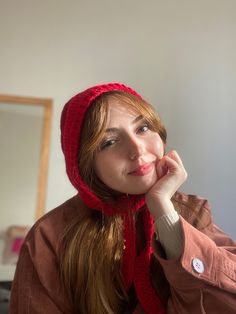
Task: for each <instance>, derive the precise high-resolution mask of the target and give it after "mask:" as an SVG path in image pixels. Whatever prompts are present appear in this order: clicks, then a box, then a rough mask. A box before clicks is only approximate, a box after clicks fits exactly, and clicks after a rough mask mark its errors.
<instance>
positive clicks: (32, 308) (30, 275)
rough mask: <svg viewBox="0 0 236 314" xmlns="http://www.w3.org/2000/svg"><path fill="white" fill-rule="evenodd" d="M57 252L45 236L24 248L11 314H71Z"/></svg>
mask: <svg viewBox="0 0 236 314" xmlns="http://www.w3.org/2000/svg"><path fill="white" fill-rule="evenodd" d="M58 274H59V272H58V266H57V258H56V255H55V252H54V249H53V248H52V246H51V245H50V243H49V239H47V238H46V236H45V234H43V233H42V232H40V231H39V232H37V233H36V234H34V235H31V238H30V239H28V240H26V242H25V243H24V244H23V246H22V249H21V253H20V256H19V260H18V264H17V267H16V272H15V277H14V281H13V285H12V291H11V299H10V314H42V313H50V314H63V313H66V314H69V313H72V312H71V310H70V308H69V307H68V306H67V304H66V302H65V297H63V293H62V290H61V287H60V283H59V275H58Z"/></svg>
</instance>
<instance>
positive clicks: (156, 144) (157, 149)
mask: <svg viewBox="0 0 236 314" xmlns="http://www.w3.org/2000/svg"><path fill="white" fill-rule="evenodd" d="M149 144H150V145H149V151H150V152H152V153H153V154H154V155H156V156H158V157H159V158H162V157H163V155H164V144H163V142H162V139H161V138H160V136H159V135H158V134H155V136H153V137H152V138H151V139H150V141H149Z"/></svg>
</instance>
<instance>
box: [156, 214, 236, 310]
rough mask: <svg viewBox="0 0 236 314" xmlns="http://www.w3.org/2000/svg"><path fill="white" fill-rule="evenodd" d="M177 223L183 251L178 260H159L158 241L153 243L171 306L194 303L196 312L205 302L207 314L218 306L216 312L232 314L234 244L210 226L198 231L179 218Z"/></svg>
mask: <svg viewBox="0 0 236 314" xmlns="http://www.w3.org/2000/svg"><path fill="white" fill-rule="evenodd" d="M180 222H181V227H182V234H183V251H182V254H181V256H180V258H178V259H176V260H166V259H164V258H162V257H161V256H160V255H159V254H158V253H157V252H158V245H160V244H159V243H158V242H157V241H154V242H153V248H154V255H155V257H156V258H157V259H158V261H159V263H160V264H161V266H162V268H163V270H164V272H165V275H166V278H167V280H168V282H169V284H170V287H171V289H172V299H174V303H175V304H177V303H178V304H180V303H182V305H183V303H184V302H188V301H189V300H192V302H193V303H194V302H196V303H198V306H199V308H200V306H201V307H203V302H204V304H205V305H204V306H205V312H206V313H208V311H207V310H206V309H208V310H209V313H211V311H212V308H211V307H212V306H213V307H214V306H219V308H218V309H219V310H220V309H221V307H222V310H223V312H224V313H226V312H227V311H225V310H226V309H228V312H227V313H234V311H235V308H236V246H235V243H234V242H233V241H232V240H231V239H230V238H229V237H228V236H227V235H225V234H224V233H223V232H222V231H221V230H220V229H219V228H218V227H217V226H216V225H214V224H213V223H211V224H210V225H208V226H207V227H206V228H205V229H202V230H201V231H200V230H197V229H196V228H195V227H193V226H192V225H191V224H190V223H188V222H187V221H186V220H185V219H184V218H183V217H181V216H180ZM197 295H199V296H198V297H197ZM172 301H173V300H172ZM200 303H201V305H200ZM217 304H218V305H217ZM215 309H216V308H215ZM199 311H200V310H199ZM205 312H199V313H205ZM183 313H184V312H183ZM217 313H221V312H217Z"/></svg>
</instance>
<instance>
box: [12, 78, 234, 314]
mask: <svg viewBox="0 0 236 314" xmlns="http://www.w3.org/2000/svg"><path fill="white" fill-rule="evenodd" d="M61 142H62V150H63V152H64V155H65V161H66V169H67V174H68V177H69V179H70V181H71V182H72V184H73V185H74V187H75V188H76V189H77V190H78V192H79V193H78V195H76V196H75V197H73V198H72V199H70V200H68V201H67V202H65V203H64V204H62V205H61V206H59V207H58V208H56V209H54V210H53V211H51V212H49V213H47V214H46V215H45V216H44V217H42V218H41V219H40V220H39V221H38V222H37V223H36V224H35V225H34V227H33V228H32V229H31V231H30V232H29V234H28V235H27V237H26V240H25V242H24V245H23V247H22V249H21V254H20V257H19V261H18V265H17V270H16V274H15V279H14V283H13V288H12V297H11V306H10V313H12V314H13V313H20V314H23V313H24V314H27V313H30V314H36V313H50V314H57V313H58V314H59V313H66V314H69V313H89V314H90V313H92V314H93V313H98V314H100V313H148V314H156V313H168V314H172V313H176V314H177V313H181V314H185V313H186V314H187V313H198V314H199V313H208V314H209V313H214V314H215V313H228V314H231V313H235V309H236V283H235V281H236V275H235V270H236V255H235V253H236V248H235V244H234V243H233V241H232V240H231V239H230V238H228V237H227V236H226V235H225V234H224V233H223V232H222V231H221V230H219V228H218V227H216V226H215V225H214V224H213V222H212V219H211V213H210V208H209V205H208V202H207V201H206V200H204V199H202V198H200V197H197V196H193V195H186V194H183V193H180V192H178V188H179V187H180V186H181V185H182V183H183V182H184V181H185V180H186V178H187V174H186V171H185V169H184V166H183V164H182V161H181V159H180V157H179V155H178V154H177V152H176V151H171V152H168V153H165V144H166V131H165V128H164V126H163V125H162V123H161V121H160V118H159V116H158V115H157V114H156V113H155V112H154V110H153V109H152V107H151V106H150V105H149V104H147V103H146V102H145V100H144V99H142V97H141V96H140V95H139V94H137V93H136V92H135V91H134V90H132V89H131V88H129V87H127V86H125V85H122V84H118V83H110V84H104V85H99V86H94V87H91V88H89V89H87V90H85V91H83V92H82V93H79V94H78V95H76V96H74V97H73V98H72V99H71V100H70V101H69V102H68V103H67V104H66V105H65V107H64V109H63V112H62V118H61Z"/></svg>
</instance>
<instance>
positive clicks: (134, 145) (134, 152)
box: [128, 138, 144, 160]
mask: <svg viewBox="0 0 236 314" xmlns="http://www.w3.org/2000/svg"><path fill="white" fill-rule="evenodd" d="M143 153H144V143H142V141H141V140H139V139H133V138H132V139H131V138H130V139H129V141H128V157H129V159H131V160H136V159H138V158H139V157H140V156H142V154H143Z"/></svg>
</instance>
